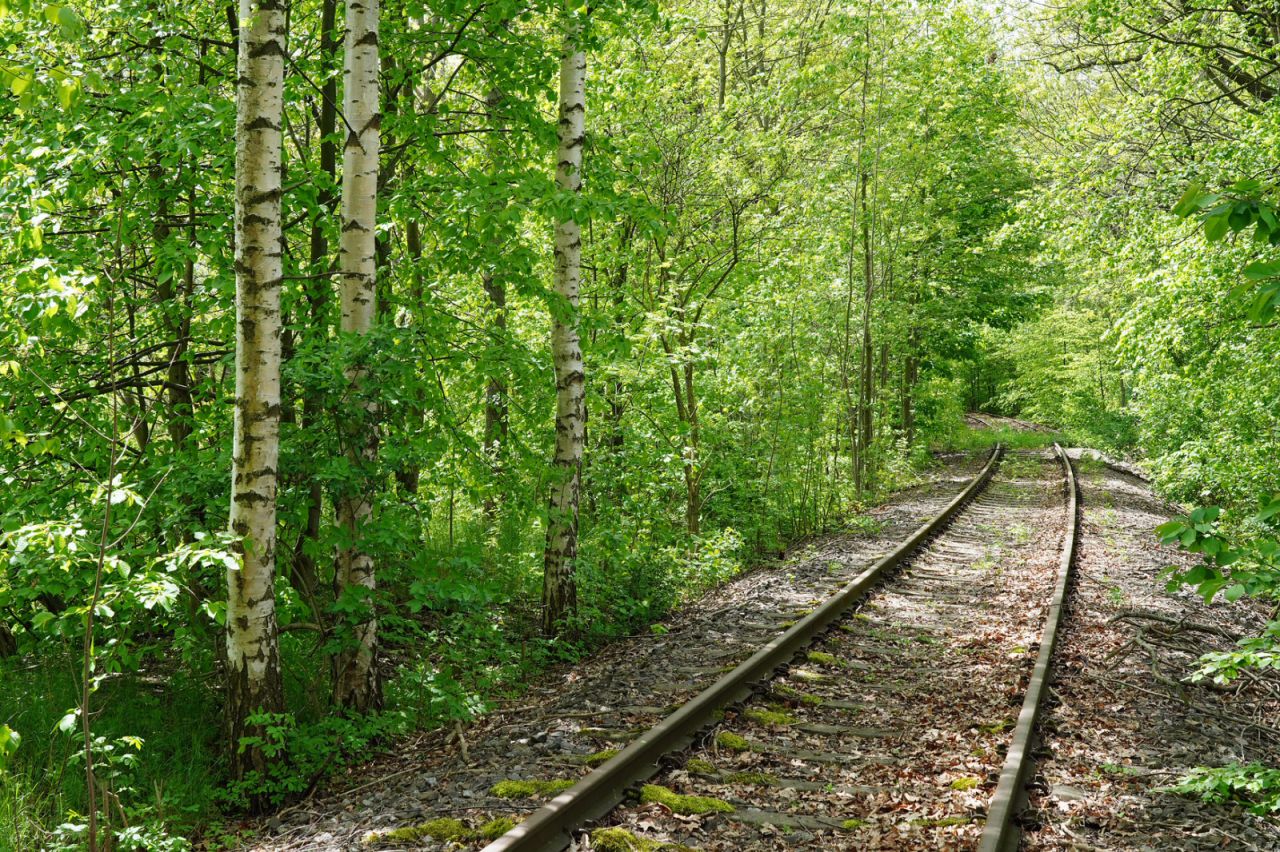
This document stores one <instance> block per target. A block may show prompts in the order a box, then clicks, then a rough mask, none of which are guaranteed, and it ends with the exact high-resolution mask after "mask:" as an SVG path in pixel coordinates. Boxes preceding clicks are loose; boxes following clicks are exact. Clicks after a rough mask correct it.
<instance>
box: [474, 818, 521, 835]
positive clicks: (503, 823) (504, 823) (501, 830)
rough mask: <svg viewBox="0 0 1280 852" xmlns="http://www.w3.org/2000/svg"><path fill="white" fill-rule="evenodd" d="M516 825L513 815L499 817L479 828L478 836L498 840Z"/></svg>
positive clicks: (477, 830)
mask: <svg viewBox="0 0 1280 852" xmlns="http://www.w3.org/2000/svg"><path fill="white" fill-rule="evenodd" d="M515 827H516V821H515V820H513V819H512V818H511V817H498V818H497V819H491V820H489V821H488V822H486V823H485V824H484V825H482V826H480V827H479V828H477V829H476V836H477V837H479V838H480V839H481V840H497V839H498V838H499V837H501V836H502V835H504V834H506V833H507V832H508V831H510V830H511V829H513V828H515Z"/></svg>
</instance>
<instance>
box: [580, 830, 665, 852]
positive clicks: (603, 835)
mask: <svg viewBox="0 0 1280 852" xmlns="http://www.w3.org/2000/svg"><path fill="white" fill-rule="evenodd" d="M591 848H592V849H595V850H596V852H656V850H657V849H658V844H657V843H655V842H653V841H652V840H647V839H645V838H643V837H636V836H635V835H634V834H632V833H631V832H629V831H627V830H626V829H625V828H597V829H596V830H595V831H593V832H591Z"/></svg>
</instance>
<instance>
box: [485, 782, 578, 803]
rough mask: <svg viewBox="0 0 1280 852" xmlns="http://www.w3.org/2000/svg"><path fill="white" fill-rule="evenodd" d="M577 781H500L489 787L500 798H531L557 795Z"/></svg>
mask: <svg viewBox="0 0 1280 852" xmlns="http://www.w3.org/2000/svg"><path fill="white" fill-rule="evenodd" d="M575 783H576V782H574V781H570V780H569V779H567V778H565V779H559V780H556V781H541V780H536V779H535V780H531V781H514V780H507V781H499V782H498V783H497V784H494V785H493V786H492V787H490V788H489V792H490V793H492V794H493V795H495V796H497V797H498V798H499V799H530V798H533V797H535V796H544V797H545V796H557V795H559V794H560V793H563V792H564V791H565V790H568V789H569V788H570V787H572V786H573V785H574V784H575Z"/></svg>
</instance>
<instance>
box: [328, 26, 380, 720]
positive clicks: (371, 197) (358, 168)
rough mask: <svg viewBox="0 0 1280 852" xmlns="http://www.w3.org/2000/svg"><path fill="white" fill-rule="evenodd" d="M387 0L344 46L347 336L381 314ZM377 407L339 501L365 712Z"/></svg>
mask: <svg viewBox="0 0 1280 852" xmlns="http://www.w3.org/2000/svg"><path fill="white" fill-rule="evenodd" d="M378 4H379V0H347V15H346V17H347V32H346V37H345V40H344V43H343V68H342V76H343V80H344V85H343V93H342V106H343V115H344V116H345V118H346V121H347V128H348V129H347V141H346V145H345V146H344V147H343V151H342V219H341V221H342V237H341V249H340V260H339V264H340V272H341V281H342V285H341V302H342V331H343V333H345V334H359V335H363V334H368V333H369V331H370V329H372V328H373V320H374V316H375V313H376V310H377V298H376V296H377V289H376V279H377V240H376V230H375V228H376V225H377V208H378V154H379V148H380V144H381V136H380V132H379V122H380V121H381V118H382V116H381V113H380V112H379V105H378V96H379V89H378V11H379V10H378ZM364 378H365V370H364V369H363V368H362V367H358V366H357V367H352V368H351V369H349V370H348V373H347V379H348V381H349V382H350V387H351V389H352V390H353V391H354V395H355V396H357V397H358V396H360V394H361V390H362V388H361V385H363V384H364ZM376 413H377V412H376V410H375V408H374V406H373V405H371V404H370V405H366V406H365V409H364V411H363V412H362V415H363V416H356V417H354V418H353V420H354V423H348V424H346V428H345V429H343V432H345V435H344V438H345V443H346V453H347V458H348V460H349V461H350V462H351V468H352V469H353V470H354V471H356V475H355V481H354V482H349V483H347V484H346V485H345V486H344V487H343V493H342V495H341V496H340V498H339V499H338V506H337V509H338V524H339V525H340V526H341V527H342V528H343V529H344V531H345V533H346V539H345V542H344V544H343V545H342V546H341V547H340V548H339V550H338V559H337V563H336V566H335V572H334V585H335V587H336V589H337V591H338V594H339V595H352V594H355V595H359V596H361V597H362V598H364V600H363V601H362V604H363V605H364V607H367V609H366V610H362V612H363V613H364V614H363V615H361V616H358V618H360V619H361V620H359V621H358V622H357V623H356V624H354V625H352V628H353V630H354V634H355V635H354V636H352V637H348V638H347V642H346V647H344V648H343V650H341V651H340V652H339V653H338V654H337V655H336V656H335V657H334V660H333V700H334V702H335V703H336V704H338V705H339V706H343V707H349V708H352V709H354V710H357V711H360V712H366V711H369V710H373V709H376V708H377V707H378V706H380V704H381V701H382V693H381V685H380V683H379V680H378V667H377V659H376V657H377V635H378V621H377V617H376V615H375V614H374V612H373V605H374V604H373V592H374V589H375V587H376V583H375V578H374V567H373V557H372V556H370V555H369V554H368V553H365V552H364V551H363V550H361V548H360V536H361V533H362V531H363V528H364V527H365V525H366V524H368V522H369V519H370V518H371V517H372V515H373V499H372V495H371V493H370V491H371V477H372V468H373V466H374V464H375V462H376V460H377V452H378V438H377V429H376V427H375V425H374V418H375V415H376Z"/></svg>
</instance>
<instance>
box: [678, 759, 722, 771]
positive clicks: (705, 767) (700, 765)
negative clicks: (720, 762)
mask: <svg viewBox="0 0 1280 852" xmlns="http://www.w3.org/2000/svg"><path fill="white" fill-rule="evenodd" d="M684 768H685V771H686V772H690V773H692V774H694V775H715V774H716V773H717V772H719V771H720V770H718V769H716V765H715V764H714V763H712V762H711V761H709V760H703V759H702V758H700V757H691V758H689V761H688V762H687V763H685V765H684Z"/></svg>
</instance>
